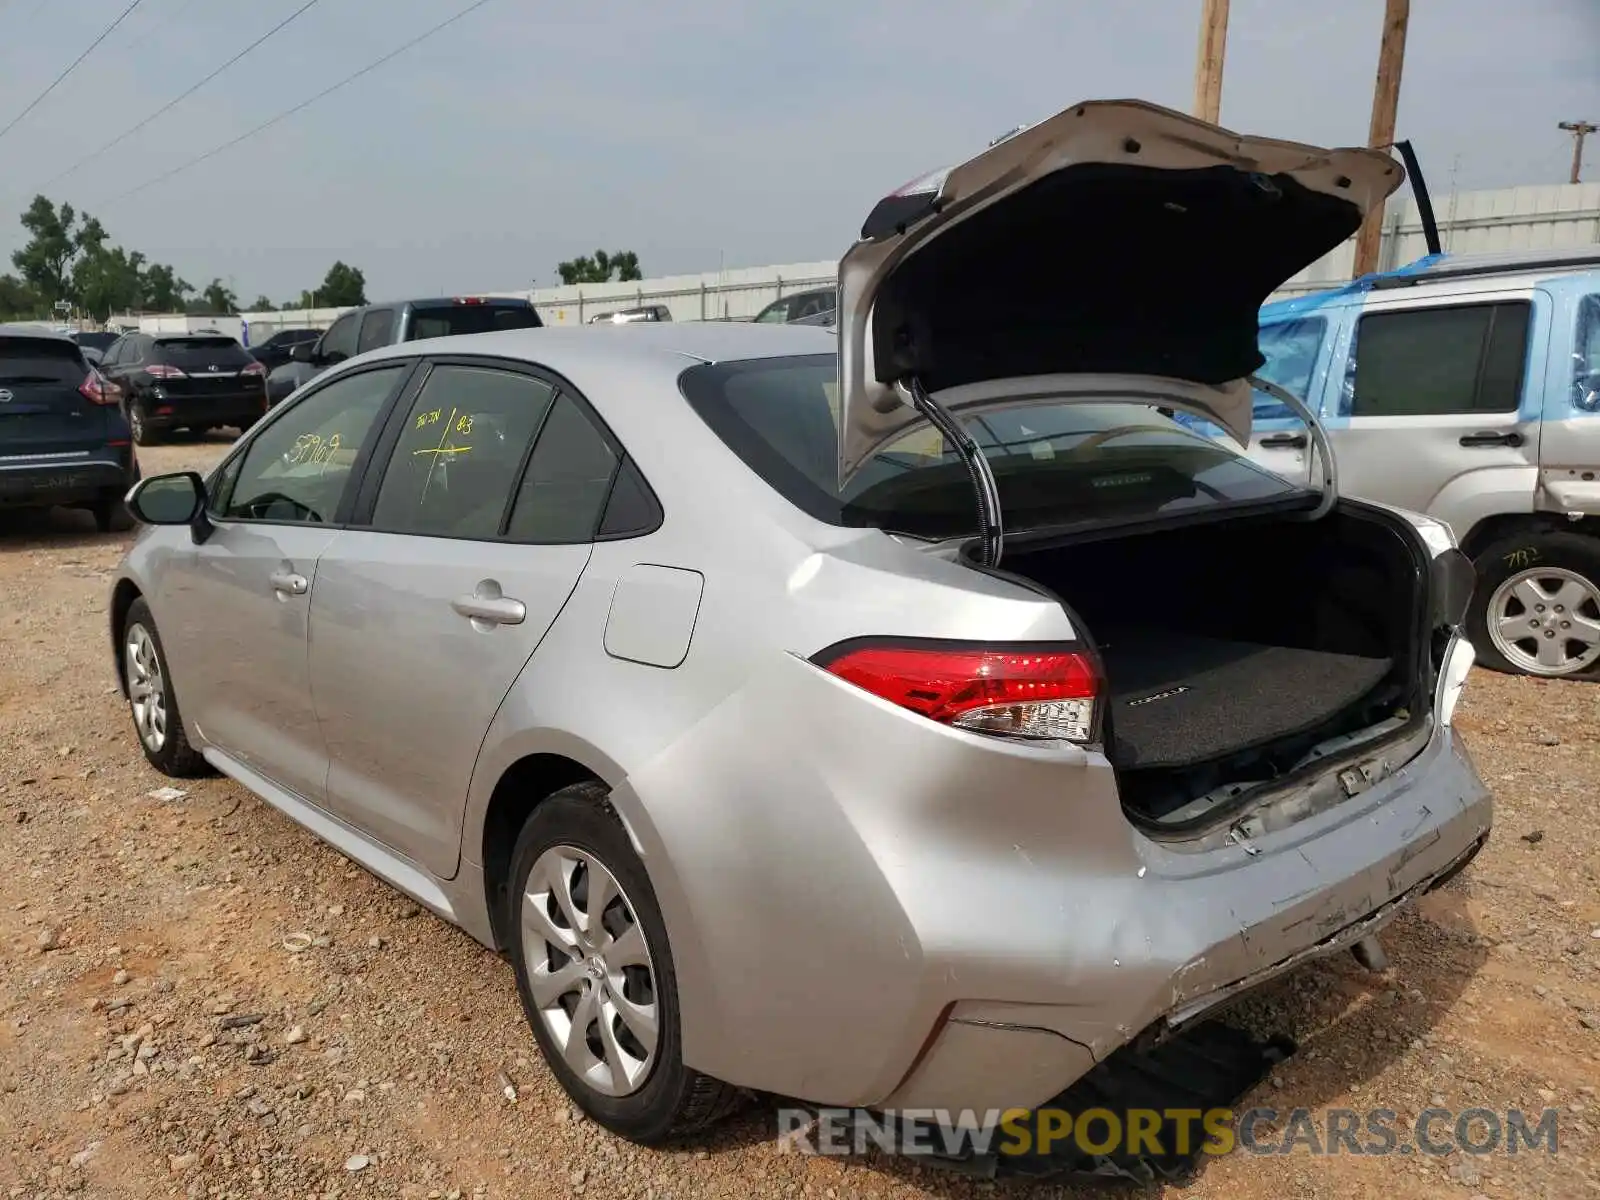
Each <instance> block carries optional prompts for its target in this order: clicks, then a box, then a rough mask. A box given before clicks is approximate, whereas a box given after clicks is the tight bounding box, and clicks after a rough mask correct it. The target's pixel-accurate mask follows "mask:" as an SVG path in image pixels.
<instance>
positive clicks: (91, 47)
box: [0, 0, 144, 138]
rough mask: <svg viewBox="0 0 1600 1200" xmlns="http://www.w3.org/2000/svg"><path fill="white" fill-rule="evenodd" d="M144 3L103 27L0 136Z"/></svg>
mask: <svg viewBox="0 0 1600 1200" xmlns="http://www.w3.org/2000/svg"><path fill="white" fill-rule="evenodd" d="M143 3H144V0H133V3H132V4H130V5H128V7H127V8H125V9H123V10H122V13H121V15H120V16H118V17H117V19H116V20H115V21H113V22H111V24H109V25H107V26H106V27H105V28H104V29H102V30H101V31H100V36H99V37H97V38H95V40H94V41H92V42H90V43H89V48H88V49H87V50H85V51H84V52H83V53H82V54H80V55H78V57H77V58H75V59H73V60H72V65H71V66H69V67H68V68H67V69H66V70H65V71H63V72H61V74H59V75H57V76H56V77H55V78H54V79H52V80H51V81H50V86H49V87H47V88H45V90H44V91H42V92H40V93H39V94H38V95H37V96H35V97H34V98H33V102H32V103H31V104H29V105H28V107H27V108H25V109H23V110H22V111H21V112H19V113H18V114H17V115H16V116H14V117H12V118H11V124H9V125H7V126H6V127H5V128H4V129H0V138H3V137H5V135H6V134H8V133H10V132H11V131H12V130H13V129H15V128H16V125H17V122H18V121H20V120H22V118H23V117H25V116H27V115H28V114H29V113H31V112H32V111H33V110H34V109H36V108H38V107H39V103H40V101H42V100H43V99H44V98H45V97H46V96H48V95H49V94H50V93H51V92H53V91H55V90H56V86H57V85H58V84H60V82H61V81H62V80H63V79H65V78H66V77H67V76H68V75H71V74H72V73H73V71H75V70H77V69H78V64H79V63H81V62H82V61H83V60H84V59H86V58H88V57H89V55H91V54H93V53H94V48H95V47H96V46H98V45H99V44H100V43H101V42H103V41H105V40H106V39H107V38H108V37H110V36H111V35H112V33H113V32H115V30H116V28H117V26H118V25H121V24H122V22H123V21H125V20H127V18H128V14H129V13H131V12H132V11H133V10H134V9H136V8H138V7H139V5H141V4H143Z"/></svg>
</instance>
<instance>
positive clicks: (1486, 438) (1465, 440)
mask: <svg viewBox="0 0 1600 1200" xmlns="http://www.w3.org/2000/svg"><path fill="white" fill-rule="evenodd" d="M1461 444H1462V445H1463V446H1520V445H1522V435H1521V434H1520V433H1518V432H1517V431H1516V430H1514V429H1512V430H1507V431H1505V432H1501V431H1499V430H1496V429H1483V430H1479V431H1478V432H1477V433H1464V434H1462V435H1461Z"/></svg>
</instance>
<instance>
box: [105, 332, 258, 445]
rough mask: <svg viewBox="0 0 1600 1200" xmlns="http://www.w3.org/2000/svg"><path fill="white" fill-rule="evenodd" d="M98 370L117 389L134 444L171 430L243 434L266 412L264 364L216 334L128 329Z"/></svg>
mask: <svg viewBox="0 0 1600 1200" xmlns="http://www.w3.org/2000/svg"><path fill="white" fill-rule="evenodd" d="M100 369H101V371H103V372H104V373H105V375H106V378H108V379H110V380H111V382H113V383H115V384H116V385H117V386H118V387H120V388H121V389H122V392H123V396H124V398H125V400H126V404H127V412H128V424H129V425H130V426H132V428H133V440H134V442H135V443H136V444H138V445H140V446H148V445H149V444H150V443H151V442H153V441H155V440H156V438H157V437H159V436H160V435H161V434H162V433H163V432H166V431H169V430H173V429H187V430H188V431H189V432H190V433H195V434H199V433H204V432H205V431H206V430H208V429H216V428H219V427H221V426H225V425H226V426H232V427H233V428H235V429H237V430H239V432H241V433H243V432H244V431H245V430H246V429H249V428H250V426H252V425H254V424H255V423H256V420H257V418H259V417H260V416H261V414H262V413H264V412H266V411H267V386H266V385H267V369H266V368H265V367H263V366H262V365H261V364H260V363H258V362H257V361H256V360H255V359H253V358H251V357H250V356H249V355H248V354H246V353H245V349H244V347H243V346H241V345H240V344H239V343H238V342H237V341H235V340H234V339H233V338H231V337H228V336H226V335H224V334H215V333H204V334H201V333H181V334H180V333H173V334H161V333H130V334H128V335H127V336H126V337H122V338H119V339H117V342H116V344H115V345H113V346H112V347H111V349H109V350H107V351H106V356H105V358H104V360H102V362H101V364H100Z"/></svg>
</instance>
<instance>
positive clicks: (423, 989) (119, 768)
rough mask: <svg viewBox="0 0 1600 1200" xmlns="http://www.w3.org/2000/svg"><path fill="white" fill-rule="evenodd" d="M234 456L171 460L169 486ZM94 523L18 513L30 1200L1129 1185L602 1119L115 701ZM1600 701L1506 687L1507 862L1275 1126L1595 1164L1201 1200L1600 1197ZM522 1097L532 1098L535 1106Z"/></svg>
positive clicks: (899, 1193)
mask: <svg viewBox="0 0 1600 1200" xmlns="http://www.w3.org/2000/svg"><path fill="white" fill-rule="evenodd" d="M223 444H224V443H222V442H221V441H207V442H201V443H189V444H184V445H174V446H167V447H155V448H151V449H148V450H146V451H145V452H144V453H143V455H142V457H143V459H144V464H145V471H146V474H153V473H155V472H157V471H161V470H171V469H175V468H178V467H187V466H197V467H202V468H203V467H204V466H205V465H207V464H209V463H211V462H214V461H215V460H216V458H217V456H218V455H219V454H220V453H221V450H222V448H223ZM127 540H128V539H127V538H126V537H125V536H117V535H112V536H104V537H103V536H99V535H97V534H95V533H94V531H93V526H92V523H91V522H90V521H89V519H88V517H87V516H86V515H82V514H72V513H56V514H53V515H51V516H47V517H43V518H40V517H23V516H20V515H15V514H14V515H10V516H3V515H0V596H3V597H4V598H5V603H4V605H3V606H0V1130H4V1131H5V1132H6V1134H7V1136H6V1137H5V1139H4V1144H3V1146H0V1197H27V1198H29V1200H33V1198H35V1197H45V1196H50V1197H54V1196H65V1195H75V1196H90V1197H102V1196H103V1197H156V1196H186V1197H247V1196H248V1197H256V1196H266V1197H274V1198H276V1197H318V1196H342V1197H390V1196H396V1197H418V1198H421V1197H469V1196H494V1197H519V1198H520V1197H543V1196H567V1195H577V1194H586V1195H590V1196H601V1197H613V1196H615V1197H624V1196H628V1197H671V1196H681V1197H691V1196H696V1197H697V1196H727V1197H751V1196H763V1197H764V1196H774V1197H779V1196H813V1197H834V1198H843V1197H854V1196H871V1197H908V1198H909V1197H918V1196H925V1197H952V1198H954V1197H963V1196H991V1195H1011V1196H1019V1197H1020V1196H1061V1195H1098V1194H1105V1195H1111V1194H1113V1193H1114V1192H1115V1194H1118V1195H1126V1194H1127V1192H1126V1191H1117V1190H1115V1189H1105V1190H1104V1191H1103V1192H1102V1191H1098V1190H1097V1189H1095V1188H1082V1189H1076V1190H1074V1189H1066V1190H1064V1189H1062V1188H1061V1187H1060V1186H1051V1187H1039V1186H1034V1185H1024V1184H1021V1183H1015V1182H1009V1181H1001V1182H999V1183H990V1182H983V1181H976V1180H971V1179H967V1178H964V1177H961V1176H957V1175H952V1174H949V1173H947V1172H942V1171H938V1170H934V1169H931V1168H918V1167H916V1166H914V1165H911V1164H909V1163H907V1162H905V1161H903V1160H902V1161H893V1160H889V1159H886V1158H883V1157H871V1158H864V1159H858V1160H850V1161H840V1160H837V1159H822V1158H812V1157H806V1156H801V1155H797V1154H792V1153H783V1152H782V1151H780V1150H779V1149H778V1148H777V1146H776V1145H775V1143H774V1138H773V1130H774V1129H775V1118H774V1115H773V1113H772V1111H771V1110H770V1109H764V1108H755V1109H752V1110H751V1111H750V1112H749V1113H748V1114H747V1115H745V1116H743V1117H740V1118H738V1119H736V1120H735V1121H734V1122H732V1123H731V1124H730V1125H728V1126H727V1127H725V1128H722V1129H719V1130H718V1131H717V1133H716V1135H715V1137H714V1138H712V1139H711V1140H709V1141H707V1142H705V1143H704V1144H702V1145H701V1146H699V1147H698V1148H689V1149H683V1150H677V1151H672V1152H652V1151H645V1150H640V1149H637V1148H635V1147H632V1146H629V1145H627V1144H624V1143H622V1142H619V1141H617V1140H615V1139H613V1138H611V1137H609V1136H607V1135H605V1134H604V1133H602V1132H601V1131H599V1130H598V1129H597V1128H595V1127H594V1126H593V1125H591V1124H590V1123H589V1122H587V1121H586V1120H583V1119H581V1118H580V1117H579V1116H578V1114H577V1113H576V1111H575V1110H574V1109H573V1108H572V1107H571V1106H570V1105H569V1104H567V1103H566V1102H565V1100H564V1098H563V1097H562V1095H561V1093H560V1091H559V1090H558V1088H557V1087H556V1085H555V1083H554V1081H553V1080H552V1079H551V1077H550V1076H549V1074H548V1073H547V1072H546V1071H545V1070H544V1069H543V1067H542V1066H541V1065H540V1063H539V1062H538V1060H537V1054H536V1052H535V1048H534V1045H533V1041H532V1038H531V1035H530V1034H529V1033H528V1031H527V1028H526V1026H525V1024H524V1023H523V1018H522V1014H521V1012H520V1010H519V1008H518V1006H517V1002H516V997H515V993H514V989H513V984H512V978H511V971H510V969H509V967H508V966H507V965H505V964H504V963H503V962H501V961H499V960H498V959H496V958H495V957H494V956H492V955H490V954H488V953H487V952H485V951H484V950H482V949H481V948H480V947H478V946H477V945H476V944H475V943H473V942H471V941H470V940H469V939H467V938H466V937H465V936H464V935H462V934H460V933H458V932H456V931H455V930H453V929H451V928H449V927H447V926H445V925H444V924H442V923H441V922H439V921H437V920H435V919H434V918H433V917H432V916H430V915H427V914H425V913H420V912H419V911H418V910H417V908H416V907H415V906H414V905H412V904H410V903H408V902H407V901H405V900H404V899H403V898H401V897H400V896H399V895H397V894H396V893H394V892H393V891H391V890H389V889H388V888H387V887H385V886H384V885H382V884H380V883H378V882H377V881H376V880H374V879H372V878H371V877H370V876H368V875H366V874H365V873H364V872H362V871H361V870H359V869H357V868H356V867H354V866H352V865H351V864H350V863H348V862H347V861H346V860H345V859H343V858H341V857H339V856H338V855H337V854H335V853H333V852H332V851H331V850H328V849H326V848H324V847H323V846H322V845H321V844H320V843H319V842H317V841H316V840H314V839H313V838H312V837H311V836H310V835H309V834H306V833H304V832H302V831H301V830H300V829H299V828H298V827H296V826H294V825H292V824H290V823H289V822H288V821H287V820H286V819H285V818H283V817H282V816H280V815H278V814H277V813H276V812H275V811H273V810H272V809H270V808H268V807H267V806H266V805H264V804H262V803H259V802H257V801H256V800H255V799H253V798H252V797H250V796H249V795H247V794H246V793H245V792H244V791H243V790H242V789H241V788H239V787H238V786H236V785H235V784H233V783H231V782H229V781H226V780H221V779H210V780H201V781H197V782H194V783H190V784H185V785H184V791H185V794H184V795H182V796H181V797H172V796H170V795H168V796H163V795H161V794H157V795H152V793H155V792H157V791H158V789H160V788H162V787H163V786H164V785H165V784H167V783H168V781H167V780H165V779H162V778H161V777H159V776H157V775H156V774H155V772H153V771H152V770H150V769H149V768H148V767H147V766H146V764H145V763H144V760H143V758H142V756H141V755H140V753H139V750H138V748H137V745H136V743H135V741H134V737H133V732H132V729H131V726H130V723H129V720H128V717H127V715H126V712H125V710H124V708H123V706H122V703H121V701H120V698H119V697H118V696H117V695H116V694H115V688H114V686H113V682H112V675H111V668H110V664H109V661H108V657H107V655H108V648H107V645H106V640H105V615H104V609H105V601H106V588H107V581H108V577H109V573H110V571H111V569H112V568H113V566H114V565H115V563H116V562H117V560H118V558H119V556H120V555H121V553H122V551H123V548H124V546H125V544H126V542H127ZM1597 715H1600V689H1597V688H1595V687H1593V686H1588V685H1581V684H1563V683H1543V682H1537V681H1532V680H1525V679H1508V678H1505V677H1502V676H1496V675H1491V674H1485V673H1483V672H1481V671H1480V672H1478V673H1477V674H1476V675H1475V676H1474V678H1473V679H1472V681H1471V683H1470V684H1469V687H1468V693H1467V699H1466V701H1465V702H1464V707H1463V712H1462V715H1461V716H1460V718H1459V723H1460V725H1461V726H1462V728H1463V729H1465V730H1466V731H1467V735H1468V738H1469V741H1470V744H1471V747H1472V751H1473V753H1474V755H1475V756H1476V759H1477V761H1478V763H1479V765H1480V768H1481V769H1482V770H1483V772H1484V774H1485V776H1486V778H1487V779H1488V780H1489V782H1490V783H1491V785H1492V786H1493V787H1494V788H1495V790H1496V793H1497V796H1498V804H1499V808H1498V825H1497V828H1496V831H1495V835H1494V837H1493V839H1492V841H1491V843H1490V845H1489V847H1488V848H1487V849H1486V850H1485V852H1484V853H1483V854H1482V855H1481V856H1480V857H1479V859H1478V861H1477V863H1476V864H1475V865H1474V866H1473V867H1472V868H1471V869H1470V870H1469V871H1468V872H1466V874H1465V875H1464V876H1463V877H1462V878H1461V879H1459V880H1457V881H1456V882H1455V883H1453V884H1451V885H1450V886H1449V887H1448V888H1446V889H1444V890H1442V891H1441V892H1439V893H1436V894H1435V895H1433V896H1431V897H1428V898H1426V900H1425V902H1424V905H1423V907H1422V909H1421V910H1420V911H1418V912H1414V913H1411V914H1408V915H1407V916H1405V917H1403V918H1402V919H1401V920H1400V921H1399V922H1398V923H1397V924H1396V925H1395V926H1394V927H1393V929H1392V930H1391V931H1390V932H1389V933H1388V934H1387V935H1386V939H1385V944H1386V947H1387V949H1388V950H1389V953H1390V957H1391V959H1392V966H1391V969H1390V971H1389V972H1388V974H1387V976H1385V977H1378V976H1372V975H1368V974H1365V973H1363V972H1361V971H1360V970H1359V969H1358V968H1357V967H1356V965H1355V964H1354V963H1353V961H1351V960H1350V959H1349V958H1348V957H1341V958H1340V959H1339V960H1337V961H1333V962H1329V963H1325V964H1319V965H1316V966H1313V967H1310V968H1308V969H1306V970H1303V971H1301V972H1299V973H1298V974H1297V975H1295V976H1293V977H1291V979H1290V980H1289V981H1287V982H1286V983H1284V984H1283V985H1282V986H1280V987H1278V988H1276V989H1275V990H1273V991H1272V992H1271V993H1269V994H1268V995H1266V996H1264V997H1263V998H1261V1000H1260V1001H1258V1002H1254V1003H1252V1005H1251V1007H1250V1009H1249V1010H1248V1011H1247V1012H1246V1013H1245V1016H1246V1017H1247V1018H1248V1020H1249V1021H1250V1022H1251V1023H1252V1024H1257V1025H1259V1026H1260V1027H1261V1028H1263V1029H1274V1030H1281V1031H1285V1032H1288V1033H1289V1034H1291V1035H1292V1036H1294V1037H1296V1038H1297V1039H1298V1040H1299V1042H1300V1044H1301V1051H1300V1053H1299V1054H1297V1055H1296V1056H1295V1057H1294V1058H1292V1059H1291V1060H1290V1061H1289V1062H1287V1063H1285V1064H1284V1065H1283V1066H1282V1067H1280V1068H1279V1070H1278V1072H1277V1074H1276V1075H1275V1076H1274V1077H1273V1078H1272V1079H1271V1080H1269V1081H1267V1082H1266V1083H1264V1084H1263V1085H1262V1087H1261V1089H1260V1090H1259V1092H1258V1093H1257V1094H1255V1095H1253V1096H1251V1097H1249V1098H1248V1099H1247V1100H1246V1104H1247V1105H1248V1104H1267V1105H1274V1106H1277V1107H1279V1108H1281V1109H1288V1108H1292V1107H1295V1106H1306V1107H1309V1108H1311V1109H1312V1110H1313V1111H1321V1110H1325V1109H1327V1108H1330V1107H1332V1108H1339V1107H1343V1108H1352V1109H1359V1110H1364V1109H1370V1108H1374V1107H1384V1108H1392V1109H1395V1110H1398V1111H1399V1112H1400V1113H1402V1114H1409V1115H1414V1114H1415V1113H1417V1112H1418V1111H1419V1110H1420V1109H1422V1108H1424V1107H1427V1106H1428V1105H1430V1104H1438V1105H1442V1106H1445V1107H1449V1108H1452V1109H1456V1110H1461V1109H1466V1108H1470V1107H1474V1106H1480V1105H1481V1106H1484V1107H1487V1108H1490V1109H1494V1110H1498V1111H1500V1112H1502V1113H1504V1111H1505V1110H1506V1109H1508V1108H1521V1109H1524V1110H1540V1109H1543V1108H1545V1107H1555V1108H1558V1109H1559V1110H1560V1131H1561V1135H1560V1152H1559V1153H1558V1154H1557V1155H1555V1156H1553V1157H1552V1156H1550V1155H1548V1154H1545V1153H1543V1152H1538V1153H1530V1152H1528V1151H1527V1150H1525V1149H1524V1150H1523V1151H1522V1152H1521V1153H1520V1154H1516V1155H1514V1156H1513V1155H1507V1154H1504V1153H1500V1154H1495V1155H1491V1156H1487V1157H1474V1156H1468V1155H1463V1154H1461V1153H1459V1152H1457V1153H1452V1154H1449V1155H1447V1156H1445V1157H1442V1158H1439V1157H1431V1156H1422V1155H1410V1156H1403V1155H1390V1156H1387V1157H1382V1158H1377V1157H1352V1156H1349V1155H1343V1156H1335V1157H1322V1158H1319V1157H1314V1156H1312V1155H1311V1154H1309V1153H1307V1152H1306V1151H1304V1150H1297V1151H1296V1152H1294V1153H1291V1154H1287V1155H1274V1156H1270V1157H1263V1156H1258V1155H1251V1154H1246V1153H1236V1154H1234V1155H1231V1156H1228V1157H1225V1158H1220V1159H1216V1160H1211V1161H1208V1162H1207V1163H1205V1164H1204V1166H1203V1167H1202V1168H1201V1169H1200V1170H1199V1171H1198V1173H1197V1174H1196V1175H1195V1176H1194V1177H1193V1178H1192V1179H1190V1180H1188V1181H1187V1182H1186V1183H1184V1184H1183V1185H1170V1186H1168V1187H1167V1188H1165V1189H1163V1190H1160V1191H1158V1192H1152V1193H1151V1194H1160V1195H1163V1196H1168V1197H1201V1196H1206V1197H1222V1196H1227V1197H1245V1198H1252V1197H1254V1198H1260V1200H1267V1198H1269V1197H1270V1198H1272V1200H1280V1198H1283V1197H1323V1196H1326V1197H1341V1198H1342V1197H1367V1196H1370V1197H1380V1196H1381V1197H1383V1198H1384V1200H1406V1198H1409V1197H1417V1196H1433V1195H1440V1196H1458V1197H1461V1198H1462V1200H1477V1198H1480V1197H1494V1198H1499V1197H1508V1198H1509V1197H1516V1198H1518V1200H1522V1198H1532V1197H1552V1198H1558V1197H1559V1198H1566V1197H1573V1196H1579V1195H1592V1194H1596V1193H1597V1192H1600V1162H1597V1160H1596V1157H1595V1143H1594V1139H1593V1136H1592V1129H1593V1123H1594V1122H1595V1120H1596V1113H1595V1111H1594V1105H1595V1098H1594V1089H1593V1085H1594V1083H1595V1082H1596V1075H1597V1069H1596V1067H1597V1063H1600V928H1597V927H1600V891H1597V888H1596V874H1595V872H1596V868H1597V865H1600V859H1597V857H1596V848H1597V845H1600V832H1597V830H1600V822H1596V821H1595V819H1594V816H1593V811H1592V810H1593V805H1594V803H1595V785H1596V780H1597V779H1600V732H1597V729H1600V727H1597V723H1596V717H1597ZM508 1082H509V1083H510V1084H511V1086H512V1088H513V1089H514V1090H515V1094H516V1099H515V1100H514V1101H513V1100H511V1099H508V1097H507V1094H506V1092H505V1085H506V1083H508Z"/></svg>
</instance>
